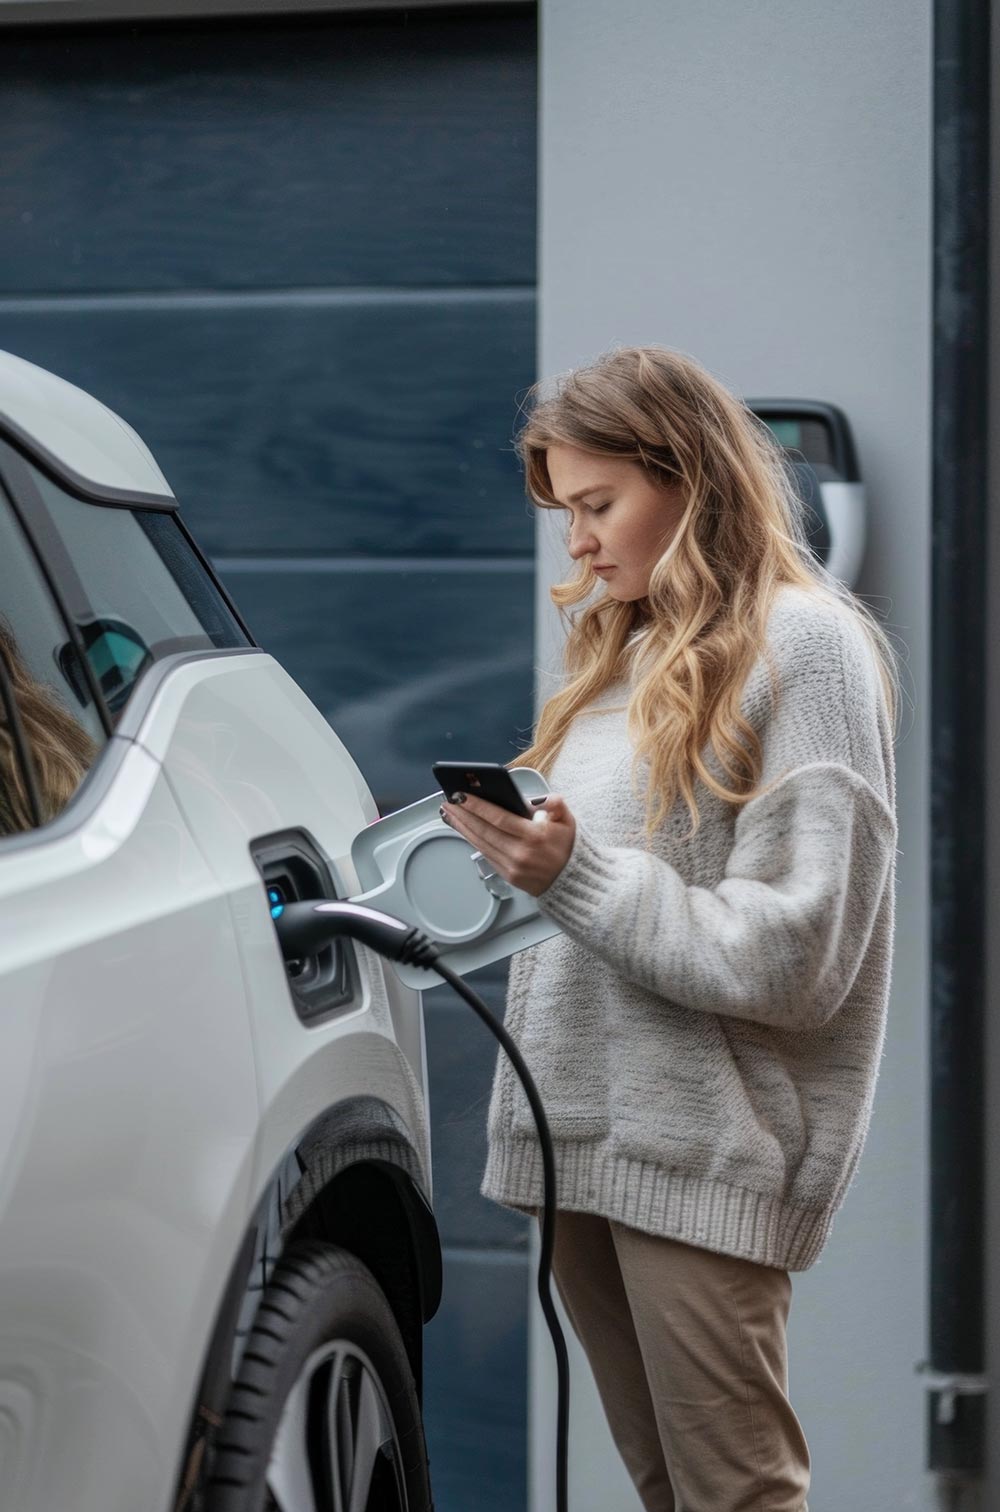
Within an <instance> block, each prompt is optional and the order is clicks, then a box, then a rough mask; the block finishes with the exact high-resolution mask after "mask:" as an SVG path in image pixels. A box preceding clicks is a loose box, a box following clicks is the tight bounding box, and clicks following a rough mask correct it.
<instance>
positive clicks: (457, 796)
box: [451, 793, 465, 803]
mask: <svg viewBox="0 0 1000 1512" xmlns="http://www.w3.org/2000/svg"><path fill="white" fill-rule="evenodd" d="M451 801H452V803H464V802H465V794H464V793H452V795H451Z"/></svg>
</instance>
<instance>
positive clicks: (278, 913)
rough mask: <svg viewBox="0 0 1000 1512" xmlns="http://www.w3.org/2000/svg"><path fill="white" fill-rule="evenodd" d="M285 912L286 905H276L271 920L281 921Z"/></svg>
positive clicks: (272, 910)
mask: <svg viewBox="0 0 1000 1512" xmlns="http://www.w3.org/2000/svg"><path fill="white" fill-rule="evenodd" d="M284 911H285V905H284V903H275V905H274V907H273V908H272V909H271V918H272V919H280V918H281V915H282V914H283V913H284Z"/></svg>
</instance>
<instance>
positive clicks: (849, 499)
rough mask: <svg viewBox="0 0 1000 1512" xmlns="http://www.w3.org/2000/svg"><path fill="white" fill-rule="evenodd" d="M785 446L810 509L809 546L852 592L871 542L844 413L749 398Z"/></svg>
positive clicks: (806, 403)
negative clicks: (867, 547)
mask: <svg viewBox="0 0 1000 1512" xmlns="http://www.w3.org/2000/svg"><path fill="white" fill-rule="evenodd" d="M744 403H745V404H746V406H747V408H748V409H750V410H752V411H753V413H754V414H755V415H756V416H757V418H758V419H759V420H763V422H764V424H765V425H766V426H768V428H769V429H770V430H771V431H772V432H773V434H774V436H775V439H776V440H777V441H778V442H780V444H781V446H782V447H783V448H784V451H785V456H786V459H787V461H788V464H789V466H790V468H791V470H792V472H793V473H794V475H795V479H796V483H797V485H798V493H799V497H800V498H801V499H802V501H803V503H804V504H805V506H806V533H807V536H808V540H809V545H810V547H811V548H812V550H813V552H814V553H815V555H816V556H817V557H818V559H819V560H820V562H821V563H822V564H823V566H824V567H825V568H826V570H827V571H828V572H830V573H832V574H833V576H834V577H836V578H839V579H840V581H841V582H842V583H844V584H845V585H846V586H847V587H848V588H852V587H853V586H854V584H855V583H856V582H857V579H858V573H859V572H860V570H861V563H862V561H863V559H864V554H865V545H866V541H867V524H868V519H867V504H866V501H865V488H864V484H863V483H862V481H861V472H860V470H859V468H858V458H857V452H856V451H855V447H854V437H853V435H852V434H851V427H850V425H849V423H848V420H847V416H846V415H845V414H844V412H843V410H840V409H838V408H837V406H836V405H835V404H825V403H823V402H821V401H819V400H813V399H746V400H744Z"/></svg>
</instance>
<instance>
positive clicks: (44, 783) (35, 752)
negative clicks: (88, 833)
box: [0, 502, 104, 836]
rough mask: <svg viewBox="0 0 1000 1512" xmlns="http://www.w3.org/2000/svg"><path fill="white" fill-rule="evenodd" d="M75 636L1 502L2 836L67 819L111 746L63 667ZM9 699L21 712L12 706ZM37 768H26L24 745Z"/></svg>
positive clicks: (0, 701)
mask: <svg viewBox="0 0 1000 1512" xmlns="http://www.w3.org/2000/svg"><path fill="white" fill-rule="evenodd" d="M67 639H68V636H67V630H66V626H65V625H64V624H63V621H62V619H61V617H60V616H59V613H58V611H57V610H56V608H55V606H54V604H53V603H52V600H51V598H50V596H49V592H48V589H47V587H46V585H45V581H44V579H43V577H42V575H41V572H40V571H39V568H38V564H37V563H36V561H35V559H34V557H33V555H32V554H31V552H30V550H29V548H28V545H27V543H26V541H25V540H24V537H23V535H22V534H21V529H20V526H19V525H18V523H17V521H16V520H15V519H14V518H13V516H12V515H11V514H10V513H9V506H7V504H6V503H5V502H0V659H2V662H3V672H4V673H5V674H6V675H5V676H0V836H3V835H12V834H17V833H19V832H22V831H24V830H29V829H32V828H34V825H35V822H36V821H35V814H34V806H33V803H32V791H33V790H34V792H35V794H37V798H38V804H39V807H40V810H41V813H40V815H39V818H40V820H41V822H42V823H43V824H44V823H47V822H48V820H50V819H54V818H55V817H56V816H57V815H58V814H60V813H61V812H62V810H63V808H64V807H65V806H66V804H67V803H68V802H69V800H70V799H71V798H72V797H73V794H74V793H75V792H76V790H77V788H78V787H79V785H80V783H81V782H82V781H83V779H84V777H85V776H86V774H87V772H88V771H89V770H90V767H91V766H92V764H93V762H94V758H95V757H96V756H97V754H98V752H99V751H100V750H101V748H102V746H103V744H104V732H103V729H102V726H101V722H100V720H99V718H98V716H97V712H96V710H95V709H94V708H93V705H92V704H91V706H90V707H89V708H87V707H81V704H80V702H79V700H78V698H77V697H76V694H75V692H74V690H73V688H72V684H71V683H70V682H69V681H68V680H67V677H66V674H65V672H64V670H63V668H62V667H61V665H60V662H59V653H60V650H61V648H62V647H64V646H65V645H66V643H67ZM5 693H8V694H9V695H11V696H13V698H14V700H15V708H14V710H13V711H12V710H11V709H9V708H8V706H7V700H6V697H5V696H4V694H5ZM15 720H16V722H17V724H19V726H20V731H21V734H22V736H23V742H24V748H25V750H24V754H25V755H26V757H27V759H28V760H29V761H30V770H29V771H28V772H25V770H24V768H23V765H22V750H21V748H20V746H21V743H20V742H19V741H18V739H17V730H16V728H15Z"/></svg>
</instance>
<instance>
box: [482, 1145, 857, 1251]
mask: <svg viewBox="0 0 1000 1512" xmlns="http://www.w3.org/2000/svg"><path fill="white" fill-rule="evenodd" d="M552 1148H553V1153H554V1156H555V1166H556V1185H557V1188H558V1191H557V1196H556V1207H557V1208H567V1209H570V1210H572V1211H574V1212H582V1213H596V1214H598V1215H600V1216H602V1217H605V1218H613V1219H615V1220H616V1221H617V1222H619V1223H624V1224H626V1225H627V1226H628V1227H629V1228H637V1229H641V1230H643V1231H644V1232H645V1233H649V1234H661V1235H663V1236H664V1237H665V1238H669V1239H679V1240H681V1242H682V1243H685V1244H694V1245H698V1246H700V1247H701V1248H702V1249H710V1250H717V1251H719V1252H720V1253H722V1254H726V1255H736V1256H739V1257H741V1258H743V1259H744V1260H754V1261H756V1262H757V1264H758V1265H774V1266H778V1267H780V1268H782V1269H783V1270H788V1271H804V1270H808V1268H809V1266H811V1265H813V1264H814V1263H815V1261H816V1260H817V1259H818V1258H819V1255H820V1252H821V1251H822V1249H823V1247H824V1245H825V1244H826V1241H827V1239H828V1237H829V1235H830V1230H831V1228H832V1225H833V1219H834V1215H835V1211H836V1210H835V1209H832V1208H828V1207H826V1208H807V1207H800V1206H798V1205H796V1204H794V1203H789V1202H782V1201H781V1200H780V1199H779V1198H775V1197H769V1196H767V1195H766V1194H765V1193H763V1192H753V1191H749V1190H747V1189H746V1188H743V1187H736V1186H731V1185H730V1184H729V1183H728V1182H725V1181H714V1180H709V1179H707V1178H705V1177H699V1176H688V1175H684V1174H683V1173H682V1172H679V1171H671V1170H669V1169H666V1168H664V1167H663V1166H660V1165H657V1164H656V1163H655V1162H654V1161H650V1160H638V1159H635V1158H633V1157H630V1156H627V1155H621V1154H615V1153H614V1152H613V1151H608V1150H604V1149H602V1148H601V1146H600V1144H598V1143H586V1142H581V1141H578V1140H553V1141H552ZM479 1190H480V1193H481V1195H482V1196H484V1197H486V1198H488V1199H489V1200H490V1201H491V1202H497V1203H499V1204H500V1205H501V1206H502V1207H508V1208H512V1209H513V1210H514V1211H515V1212H526V1213H533V1212H535V1211H536V1210H540V1209H541V1207H542V1205H543V1203H544V1190H543V1168H542V1152H541V1147H540V1145H538V1144H537V1143H535V1142H532V1141H530V1140H520V1139H491V1141H490V1146H489V1154H488V1157H487V1162H486V1170H485V1172H484V1174H483V1179H482V1184H481V1185H480V1188H479Z"/></svg>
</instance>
